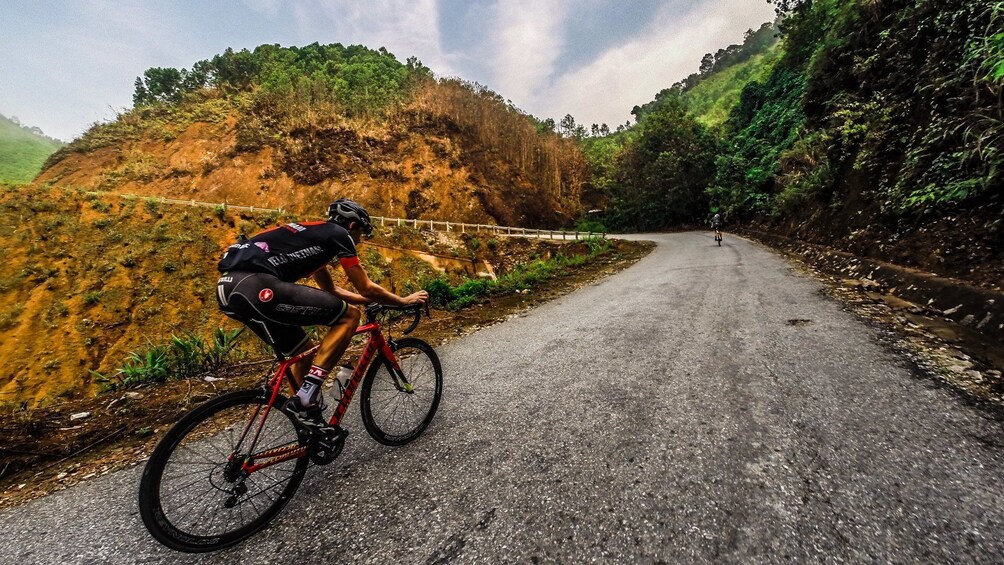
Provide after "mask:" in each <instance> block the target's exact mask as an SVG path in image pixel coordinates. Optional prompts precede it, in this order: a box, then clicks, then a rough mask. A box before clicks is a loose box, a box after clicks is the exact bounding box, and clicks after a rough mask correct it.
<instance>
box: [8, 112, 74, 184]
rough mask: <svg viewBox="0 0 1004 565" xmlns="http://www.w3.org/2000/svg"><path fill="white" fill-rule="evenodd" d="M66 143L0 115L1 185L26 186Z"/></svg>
mask: <svg viewBox="0 0 1004 565" xmlns="http://www.w3.org/2000/svg"><path fill="white" fill-rule="evenodd" d="M62 146H63V143H61V142H59V141H57V140H55V139H51V138H49V137H46V136H44V135H42V133H41V132H40V131H38V129H37V128H34V130H32V129H29V128H25V127H22V126H20V125H18V124H17V123H15V122H13V121H12V120H10V119H9V118H7V117H6V116H3V115H0V182H10V183H25V182H30V181H31V179H33V178H35V175H37V174H38V172H39V171H41V170H42V163H44V162H45V160H46V159H47V158H48V157H49V155H52V154H53V153H55V152H56V150H57V149H59V148H60V147H62Z"/></svg>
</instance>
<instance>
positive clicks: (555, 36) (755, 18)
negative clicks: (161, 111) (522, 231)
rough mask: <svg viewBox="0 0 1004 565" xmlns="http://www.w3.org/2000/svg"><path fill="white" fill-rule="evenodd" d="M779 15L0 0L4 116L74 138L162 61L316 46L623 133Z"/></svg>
mask: <svg viewBox="0 0 1004 565" xmlns="http://www.w3.org/2000/svg"><path fill="white" fill-rule="evenodd" d="M773 18H774V10H773V7H772V6H771V5H770V4H768V3H767V0H661V1H657V0H565V1H551V0H406V1H405V0H354V1H353V0H173V1H168V0H63V1H60V0H0V114H3V115H5V116H8V117H10V116H16V117H17V118H18V119H19V120H20V121H21V122H22V123H23V124H25V125H29V126H37V127H40V128H41V129H42V130H43V131H44V132H45V133H46V134H47V135H49V136H52V137H56V138H59V139H63V140H71V139H73V138H75V137H77V136H79V135H80V134H81V133H83V132H84V131H85V130H86V129H87V128H88V127H89V126H90V125H92V124H94V123H96V122H103V121H107V120H110V119H113V118H114V117H115V116H116V114H117V113H120V112H122V111H124V110H127V109H128V108H130V107H131V106H132V92H133V83H134V81H135V80H136V77H137V76H140V75H141V74H142V73H143V71H144V70H146V69H148V68H150V67H176V68H182V67H185V68H188V67H191V66H192V64H193V63H195V62H196V61H200V60H203V59H210V58H212V57H213V56H214V55H216V54H218V53H222V52H223V51H224V50H225V49H226V48H227V47H232V48H233V49H234V50H240V49H242V48H248V49H253V48H254V47H256V46H258V45H262V44H266V43H272V44H280V45H283V46H290V45H296V46H301V45H307V44H310V43H314V42H318V43H321V44H327V43H341V44H343V45H350V44H363V45H365V46H367V47H370V48H373V49H377V48H379V47H385V48H387V50H389V51H390V52H391V53H393V54H394V55H395V56H397V58H398V60H400V61H402V62H403V61H404V60H405V59H406V58H408V57H410V56H413V55H414V56H416V57H418V58H419V59H420V60H421V61H422V62H423V63H424V64H425V65H426V66H428V67H429V68H431V69H432V71H433V72H434V73H436V75H437V76H457V77H460V78H463V79H465V80H469V81H476V82H479V83H481V84H484V85H486V86H488V87H489V88H491V89H492V90H494V91H495V92H497V93H499V94H500V95H502V96H503V97H504V98H507V99H509V100H511V101H512V102H513V103H514V104H515V105H516V106H517V107H519V108H521V109H523V110H524V111H527V112H529V113H531V114H533V115H535V116H537V117H540V118H548V117H550V118H554V119H555V120H556V121H557V120H560V119H561V118H562V117H563V116H564V115H566V114H571V115H572V116H574V117H575V119H576V121H577V122H578V123H582V124H586V125H587V127H588V126H589V125H590V124H593V123H597V124H600V123H606V124H608V125H609V126H610V127H611V128H614V127H615V126H617V125H618V124H623V123H625V122H627V121H629V120H631V119H632V117H631V109H632V108H633V107H634V106H635V105H640V104H644V103H646V102H648V101H650V100H652V99H653V98H654V97H655V94H656V93H657V92H659V91H660V90H662V89H663V88H666V87H668V86H671V85H672V84H673V83H675V82H677V81H679V80H680V79H682V78H684V77H686V76H687V75H689V74H690V73H692V72H695V71H696V70H697V68H698V66H699V65H700V61H701V57H702V56H703V55H704V54H705V53H708V52H713V51H717V50H718V49H720V48H722V47H726V46H728V45H729V44H733V43H740V42H742V39H743V34H744V33H745V32H746V30H747V29H749V28H757V27H759V26H760V24H762V23H763V22H766V21H770V20H772V19H773Z"/></svg>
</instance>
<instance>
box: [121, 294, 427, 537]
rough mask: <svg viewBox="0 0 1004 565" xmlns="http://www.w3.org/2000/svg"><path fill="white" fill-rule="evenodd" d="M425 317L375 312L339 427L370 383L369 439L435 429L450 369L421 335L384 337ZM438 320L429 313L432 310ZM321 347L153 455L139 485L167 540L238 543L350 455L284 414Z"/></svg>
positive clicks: (206, 410) (395, 438) (228, 399)
mask: <svg viewBox="0 0 1004 565" xmlns="http://www.w3.org/2000/svg"><path fill="white" fill-rule="evenodd" d="M395 314H398V315H401V314H404V315H407V314H411V315H414V320H413V321H412V322H411V325H410V326H409V327H408V328H406V329H405V330H404V331H403V333H405V334H407V333H410V332H411V331H412V330H414V329H415V327H416V326H417V325H418V322H419V320H420V319H421V316H422V310H421V307H405V308H400V307H389V306H379V305H371V306H369V307H367V308H366V315H367V323H365V324H364V325H361V326H360V327H359V328H358V329H357V330H356V335H361V334H369V340H368V342H367V343H366V347H365V349H363V353H362V356H361V357H360V358H359V361H358V363H357V364H356V367H355V370H354V371H353V372H352V377H351V378H350V379H349V382H348V383H347V384H345V385H343V384H342V383H341V382H339V383H338V384H337V385H336V386H338V388H339V392H340V393H341V398H340V400H339V401H338V404H337V405H336V406H335V408H334V411H333V413H332V415H331V419H330V422H331V424H332V425H333V426H337V425H339V424H341V423H342V421H343V420H344V418H345V413H346V411H347V410H348V407H349V403H350V402H351V401H352V397H353V395H354V394H355V391H356V388H358V387H359V385H360V384H362V389H361V391H360V393H359V395H360V403H361V405H360V414H361V416H362V421H363V425H364V426H365V428H366V431H367V432H368V433H369V434H370V436H372V437H373V439H375V440H376V441H378V442H380V443H382V444H385V445H395V446H396V445H404V444H406V443H408V442H410V441H412V440H414V439H415V438H417V437H418V436H419V435H421V434H422V432H423V431H425V429H426V428H427V427H428V425H429V423H430V422H431V421H432V418H433V416H434V415H435V414H436V409H437V408H438V407H439V400H440V397H441V396H442V392H443V370H442V366H441V365H440V362H439V357H438V356H437V355H436V352H435V350H433V348H432V346H430V345H429V344H428V343H426V342H424V341H422V340H420V339H416V338H413V337H405V338H401V339H397V340H395V339H392V338H387V339H385V338H384V335H383V332H382V331H381V326H380V323H379V319H380V318H385V317H387V316H391V315H395ZM426 314H428V307H426ZM316 350H317V347H314V348H312V349H310V350H308V351H305V352H303V353H301V354H299V355H297V356H295V357H292V358H289V359H284V360H280V361H279V365H278V369H277V370H276V372H275V374H274V375H272V376H271V377H269V378H268V379H267V381H266V382H265V384H264V385H262V387H260V388H258V389H253V390H242V391H237V392H232V393H229V394H224V395H222V396H220V397H218V398H215V399H213V400H210V401H208V402H206V403H204V404H201V405H200V406H198V407H196V408H195V409H194V410H192V411H191V412H189V413H188V414H186V415H185V416H183V417H182V418H181V419H180V420H179V421H178V423H177V424H175V425H174V426H173V427H172V428H171V429H170V430H169V431H168V432H167V434H166V435H165V436H164V438H163V439H162V440H161V441H160V443H158V444H157V447H156V448H155V449H154V450H153V453H152V454H151V456H150V459H149V461H147V464H146V468H145V469H144V470H143V477H142V479H141V480H140V487H139V509H140V515H141V516H142V518H143V523H144V524H146V527H147V529H148V530H150V533H151V534H152V535H153V537H154V538H156V539H157V541H159V542H161V543H163V544H164V545H166V546H168V547H170V548H173V549H176V550H179V551H186V552H204V551H214V550H218V549H222V548H225V547H228V546H231V545H234V544H236V543H238V542H240V541H241V540H244V539H245V538H247V537H249V536H251V535H253V534H254V533H256V532H258V531H259V530H261V529H262V528H264V527H265V526H266V525H268V523H269V522H270V521H271V520H272V519H273V518H274V517H275V516H276V515H277V514H278V513H279V512H280V511H281V510H282V508H283V507H284V506H285V505H286V503H287V502H289V500H290V498H292V496H293V493H295V492H296V489H297V488H298V487H299V486H300V482H301V481H302V480H303V476H304V473H305V472H306V470H307V466H308V463H309V462H313V463H314V464H318V465H323V464H327V463H330V462H332V461H334V460H335V458H336V457H338V455H339V454H340V453H341V451H342V446H343V443H344V442H343V441H337V442H331V441H326V440H325V438H318V437H315V436H314V434H311V433H310V432H309V431H307V430H305V429H304V428H303V427H302V426H301V425H299V424H298V423H297V422H296V420H294V419H293V418H292V417H291V416H290V415H288V414H286V413H285V412H284V411H283V410H282V409H281V408H282V407H283V405H284V403H285V402H286V400H287V398H286V397H285V396H283V394H282V389H283V383H284V382H288V383H289V384H290V386H291V387H292V389H293V390H295V386H294V384H293V381H292V375H291V373H290V367H291V366H292V365H293V364H295V363H296V362H298V361H300V360H301V359H304V358H305V357H307V356H310V355H313V354H314V353H315V352H316Z"/></svg>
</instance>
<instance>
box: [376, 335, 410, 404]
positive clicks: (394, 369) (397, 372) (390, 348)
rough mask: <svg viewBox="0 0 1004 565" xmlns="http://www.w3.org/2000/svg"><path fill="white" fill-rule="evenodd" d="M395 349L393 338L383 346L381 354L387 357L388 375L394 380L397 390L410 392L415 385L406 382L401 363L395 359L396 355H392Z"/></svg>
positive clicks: (395, 344) (395, 343) (406, 378)
mask: <svg viewBox="0 0 1004 565" xmlns="http://www.w3.org/2000/svg"><path fill="white" fill-rule="evenodd" d="M395 349H397V342H395V341H394V340H393V339H389V340H387V345H386V346H385V347H384V350H383V354H384V357H386V358H387V365H388V366H389V367H388V368H389V369H390V377H391V379H393V380H394V386H395V387H397V390H399V391H401V392H406V393H408V394H412V393H414V392H415V387H413V386H412V385H411V383H409V382H408V377H406V376H405V375H404V371H402V370H401V364H400V363H398V361H397V356H396V355H394V350H395Z"/></svg>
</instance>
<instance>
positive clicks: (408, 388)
mask: <svg viewBox="0 0 1004 565" xmlns="http://www.w3.org/2000/svg"><path fill="white" fill-rule="evenodd" d="M393 350H394V356H395V357H396V358H397V361H398V365H399V366H400V367H401V372H402V375H400V377H403V379H401V378H400V377H398V378H395V376H394V375H393V374H392V372H391V365H390V363H389V362H388V360H387V358H386V357H384V356H383V355H382V354H381V355H380V356H379V357H377V358H376V360H375V361H373V363H372V364H370V367H369V369H368V370H367V371H366V377H365V378H364V379H363V388H362V390H361V391H360V393H359V401H360V405H359V409H360V413H361V415H362V420H363V425H365V426H366V431H367V432H368V433H369V434H370V436H371V437H372V438H373V439H375V440H376V441H378V442H380V443H382V444H384V445H404V444H406V443H408V442H410V441H412V440H414V439H415V438H417V437H418V436H420V435H422V432H423V431H425V428H427V427H428V426H429V423H430V422H432V417H433V416H435V415H436V409H438V408H439V400H440V398H441V397H442V395H443V368H442V366H441V365H440V363H439V356H438V355H436V351H435V350H434V349H433V348H432V346H431V345H429V344H428V343H425V342H424V341H422V340H420V339H416V338H413V337H406V338H402V339H400V340H397V341H396V342H394V344H393Z"/></svg>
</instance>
